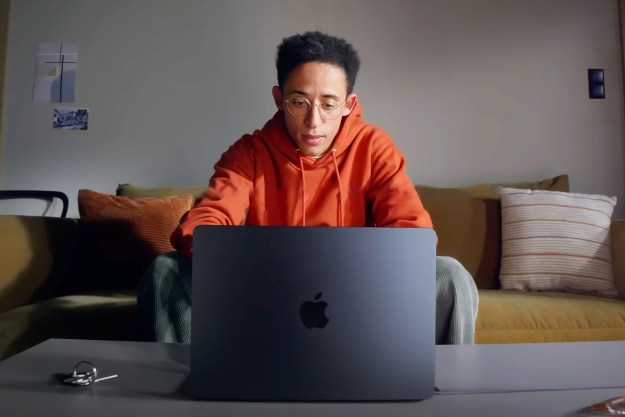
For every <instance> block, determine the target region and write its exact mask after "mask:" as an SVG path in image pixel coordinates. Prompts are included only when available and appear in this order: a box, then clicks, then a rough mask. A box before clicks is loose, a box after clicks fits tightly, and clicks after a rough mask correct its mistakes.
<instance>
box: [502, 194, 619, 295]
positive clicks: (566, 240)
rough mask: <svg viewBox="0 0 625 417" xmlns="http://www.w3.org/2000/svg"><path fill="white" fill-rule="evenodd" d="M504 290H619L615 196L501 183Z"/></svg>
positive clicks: (600, 292)
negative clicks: (613, 228)
mask: <svg viewBox="0 0 625 417" xmlns="http://www.w3.org/2000/svg"><path fill="white" fill-rule="evenodd" d="M499 194H500V195H501V223H502V228H501V233H502V255H501V270H500V275H499V280H500V282H501V289H503V290H522V291H565V292H577V293H586V294H593V295H603V296H616V295H617V290H616V287H615V286H614V272H613V267H612V252H611V246H610V223H611V216H612V211H613V210H614V205H615V204H616V197H607V196H603V195H591V194H577V193H565V192H558V191H536V190H534V191H532V190H523V189H514V188H503V187H502V188H500V189H499Z"/></svg>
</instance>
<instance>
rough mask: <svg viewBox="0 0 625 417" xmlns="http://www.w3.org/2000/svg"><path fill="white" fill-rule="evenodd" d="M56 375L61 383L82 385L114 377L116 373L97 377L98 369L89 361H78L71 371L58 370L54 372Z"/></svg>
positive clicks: (75, 385)
mask: <svg viewBox="0 0 625 417" xmlns="http://www.w3.org/2000/svg"><path fill="white" fill-rule="evenodd" d="M81 368H82V370H81ZM85 368H87V369H85ZM56 377H57V379H58V380H59V381H60V382H61V383H63V384H65V385H71V386H74V387H84V386H87V385H91V384H93V383H96V382H99V381H102V380H105V379H110V378H116V377H117V375H110V376H106V377H104V378H98V370H97V368H96V367H95V365H94V364H92V363H91V362H89V361H79V362H78V363H76V365H75V366H74V371H73V372H69V373H63V372H59V373H57V374H56Z"/></svg>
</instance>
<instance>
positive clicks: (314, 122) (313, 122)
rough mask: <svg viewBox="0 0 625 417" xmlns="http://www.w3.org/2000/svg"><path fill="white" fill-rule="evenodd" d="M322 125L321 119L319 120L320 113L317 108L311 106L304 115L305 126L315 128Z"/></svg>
mask: <svg viewBox="0 0 625 417" xmlns="http://www.w3.org/2000/svg"><path fill="white" fill-rule="evenodd" d="M321 124H323V119H322V118H321V112H320V111H319V106H315V105H312V106H310V109H309V110H308V113H307V114H306V126H308V127H317V126H321Z"/></svg>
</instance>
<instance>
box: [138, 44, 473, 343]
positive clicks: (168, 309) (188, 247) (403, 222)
mask: <svg viewBox="0 0 625 417" xmlns="http://www.w3.org/2000/svg"><path fill="white" fill-rule="evenodd" d="M276 64H277V70H278V85H277V86H274V87H273V90H272V94H273V99H274V101H275V103H276V107H277V108H278V111H277V112H276V114H275V115H274V116H273V118H272V119H271V120H269V121H268V122H267V123H266V124H265V126H264V127H263V128H262V129H261V130H260V131H255V132H254V133H253V134H251V135H245V136H243V137H242V138H241V139H239V140H238V141H237V142H236V143H234V144H233V145H232V146H231V147H230V149H229V150H228V151H227V152H226V153H224V154H223V155H222V157H221V159H220V160H219V162H217V164H216V165H215V173H214V175H213V176H212V178H211V180H210V183H209V185H208V189H207V192H206V194H205V196H204V197H203V198H202V199H201V200H200V201H199V202H198V203H197V204H196V205H195V206H194V207H193V208H192V209H191V210H190V211H189V212H188V213H187V214H186V215H185V216H184V217H183V218H182V220H181V222H180V226H179V227H178V228H177V229H176V231H175V232H174V233H173V235H172V238H171V241H172V245H173V246H174V247H175V248H176V249H177V252H174V253H168V254H164V255H162V256H160V257H158V258H157V259H156V261H155V262H154V263H153V264H152V266H151V267H150V268H149V269H148V271H147V272H146V274H145V276H144V278H143V280H142V282H141V284H140V288H139V300H138V301H139V309H140V312H141V313H142V315H143V316H144V318H145V321H146V323H147V325H148V327H149V330H150V331H151V332H152V333H153V337H154V338H155V339H156V340H158V341H163V342H183V343H189V342H190V340H191V325H190V323H191V264H190V260H191V257H192V252H193V241H192V237H193V230H194V228H195V227H196V226H198V225H201V224H215V225H243V224H246V225H264V226H268V225H272V226H273V225H287V226H339V227H340V226H372V227H429V228H431V227H432V221H431V219H430V216H429V214H428V213H427V211H426V210H425V209H424V207H423V205H422V203H421V200H420V199H419V196H418V195H417V192H416V191H415V189H414V187H413V185H412V181H411V180H410V178H409V177H408V175H407V174H406V167H405V160H404V158H403V156H402V155H401V154H400V152H399V150H398V149H397V148H396V146H395V144H394V143H393V141H392V140H391V138H390V137H389V136H388V135H387V134H386V133H385V132H384V131H383V130H381V129H380V128H378V127H376V126H374V125H370V124H368V123H366V122H365V121H364V120H363V119H362V109H361V107H360V104H359V101H358V97H357V96H356V94H354V92H353V88H354V83H355V81H356V75H357V73H358V69H359V66H360V61H359V58H358V54H357V52H356V51H355V50H354V48H353V47H352V46H351V45H350V44H348V43H347V42H345V41H344V40H343V39H339V38H336V37H333V36H329V35H326V34H323V33H320V32H307V33H304V34H302V35H296V36H292V37H290V38H286V39H284V40H283V42H282V44H281V45H280V46H279V47H278V56H277V60H276ZM304 249H305V250H308V251H309V252H310V260H311V262H314V261H315V248H304ZM380 279H383V277H381V278H380ZM436 281H437V285H436V287H437V312H436V315H437V318H436V319H437V324H436V340H437V343H472V342H473V333H474V325H475V319H476V315H477V303H478V296H477V290H476V288H475V284H474V281H473V279H472V277H471V276H470V274H469V273H468V272H467V271H466V270H465V269H464V268H463V267H462V265H460V263H459V262H457V261H456V260H454V259H452V258H448V257H437V260H436Z"/></svg>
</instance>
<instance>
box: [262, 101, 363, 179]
mask: <svg viewBox="0 0 625 417" xmlns="http://www.w3.org/2000/svg"><path fill="white" fill-rule="evenodd" d="M367 126H368V125H367V123H366V122H365V121H364V120H363V119H362V107H361V106H360V102H359V101H358V99H356V104H355V105H354V108H353V109H352V111H351V112H350V113H349V115H347V116H345V117H343V120H342V121H341V126H340V127H339V130H338V132H337V133H336V136H335V137H334V140H333V141H332V144H331V145H330V148H329V149H328V152H326V154H327V153H329V152H330V151H331V150H332V149H335V150H336V151H335V157H339V156H340V155H341V154H342V153H343V152H345V150H346V149H347V148H349V146H350V145H351V144H352V143H353V142H354V141H355V140H356V138H357V136H358V135H359V134H360V133H362V131H363V129H366V127H367ZM260 134H261V138H262V140H263V141H264V142H265V143H266V144H267V145H268V146H270V147H272V148H275V149H277V150H278V151H279V152H280V153H282V154H283V155H284V156H286V158H287V159H288V160H289V161H291V162H292V163H293V164H295V165H297V166H300V162H303V164H304V165H306V166H308V167H310V166H311V165H315V166H324V165H327V164H331V163H332V159H331V158H323V157H322V158H319V159H318V160H315V159H313V158H300V157H301V154H300V153H299V149H298V147H297V144H296V143H295V141H294V140H293V139H292V138H291V136H290V135H289V133H288V131H287V128H286V122H285V120H284V111H282V110H278V111H277V112H276V114H274V116H273V118H272V119H271V120H269V121H268V122H267V123H266V124H265V126H264V127H263V128H262V130H261V132H260ZM324 155H325V154H324ZM300 159H302V160H303V161H300Z"/></svg>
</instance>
